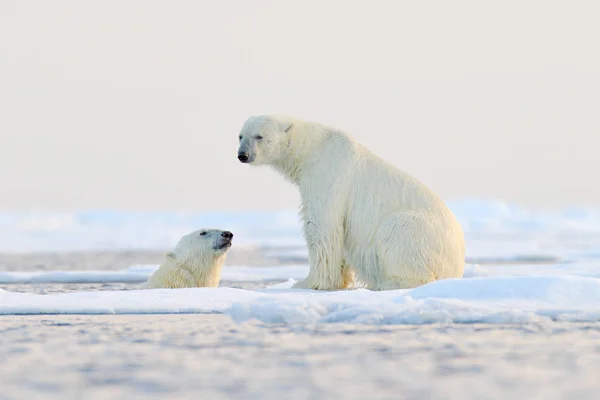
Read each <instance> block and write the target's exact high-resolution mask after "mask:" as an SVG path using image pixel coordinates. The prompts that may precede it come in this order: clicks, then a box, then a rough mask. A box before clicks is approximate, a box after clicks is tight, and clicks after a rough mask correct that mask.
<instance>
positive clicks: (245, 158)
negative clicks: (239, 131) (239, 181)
mask: <svg viewBox="0 0 600 400" xmlns="http://www.w3.org/2000/svg"><path fill="white" fill-rule="evenodd" d="M248 158H250V156H249V155H248V153H238V160H240V161H241V162H246V161H248Z"/></svg>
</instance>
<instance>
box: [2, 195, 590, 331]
mask: <svg viewBox="0 0 600 400" xmlns="http://www.w3.org/2000/svg"><path fill="white" fill-rule="evenodd" d="M451 206H452V207H453V209H454V211H455V212H456V213H457V215H458V217H459V218H460V220H461V223H462V224H463V227H464V229H465V232H466V235H467V258H468V260H467V262H468V264H467V266H466V270H465V277H464V278H463V279H457V280H447V281H440V282H435V283H432V284H429V285H425V286H422V287H419V288H416V289H412V290H396V291H388V292H371V291H367V290H363V289H355V290H349V291H342V292H317V291H310V290H293V289H291V286H292V284H293V283H294V282H295V281H296V280H300V279H302V278H303V277H304V276H306V274H307V272H308V267H307V265H306V252H305V249H304V246H303V241H302V238H301V236H300V227H299V224H298V221H297V216H296V215H295V214H294V213H241V214H235V213H233V214H225V213H223V214H218V213H217V214H207V215H195V216H194V215H175V214H118V213H114V214H113V213H84V214H77V215H67V216H57V215H47V214H39V215H35V214H28V215H25V214H0V232H2V233H1V234H0V236H1V237H0V243H1V244H2V246H4V247H5V249H11V250H15V251H16V250H22V251H35V250H47V249H54V250H82V249H87V250H93V249H107V248H112V249H119V248H123V249H124V248H151V249H156V248H160V247H164V248H169V247H171V246H172V244H173V243H174V242H176V240H177V239H178V238H179V236H181V235H182V234H185V233H187V232H189V231H191V230H193V229H196V228H197V227H198V226H215V227H219V228H223V229H225V228H226V229H231V230H233V231H234V233H235V235H236V236H235V244H234V246H244V245H257V246H261V247H262V248H263V249H264V251H267V252H270V253H271V256H272V257H274V258H276V259H282V260H287V262H285V263H284V262H282V266H280V267H240V266H235V267H234V266H225V267H224V269H223V274H222V278H221V280H222V281H229V282H270V283H271V284H272V285H271V286H270V287H267V288H266V289H261V290H246V289H235V288H225V287H220V288H199V289H181V290H151V291H137V290H131V291H104V292H78V293H63V294H54V295H36V294H31V293H14V292H11V291H9V290H0V314H4V315H6V314H148V313H165V314H172V313H219V314H225V315H228V316H230V317H231V318H232V319H233V320H234V321H238V322H242V321H248V320H258V321H261V322H267V323H290V324H294V323H299V324H308V323H333V322H345V323H360V324H370V325H380V324H426V323H435V322H440V323H449V322H456V323H475V322H485V323H509V322H520V323H521V322H523V323H525V322H537V321H540V320H560V321H580V322H595V321H600V213H598V212H595V211H590V210H588V211H586V210H568V211H563V212H556V213H542V212H531V211H526V210H524V209H521V208H519V207H516V206H511V205H507V204H504V203H498V202H490V203H486V202H456V203H451ZM107 238H110V239H111V240H110V241H107V240H106V239H107ZM469 258H470V259H471V260H475V261H478V263H469ZM290 260H298V261H297V264H294V265H289V264H290ZM293 262H296V261H293ZM283 264H288V265H283ZM155 268H157V266H156V265H141V266H133V267H130V268H128V269H125V270H122V271H46V272H22V271H19V272H0V284H5V285H10V284H36V283H91V282H102V283H111V282H126V283H138V282H139V283H141V282H143V281H145V280H146V279H147V278H148V276H150V274H151V273H152V272H153V270H154V269H155ZM6 287H7V286H5V288H6Z"/></svg>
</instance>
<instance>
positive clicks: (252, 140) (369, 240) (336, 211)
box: [238, 115, 465, 290]
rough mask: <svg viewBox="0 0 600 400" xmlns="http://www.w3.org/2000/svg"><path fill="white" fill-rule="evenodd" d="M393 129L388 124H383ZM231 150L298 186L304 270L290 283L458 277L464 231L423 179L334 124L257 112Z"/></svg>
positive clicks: (404, 285)
mask: <svg viewBox="0 0 600 400" xmlns="http://www.w3.org/2000/svg"><path fill="white" fill-rule="evenodd" d="M390 134H393V133H390ZM239 141H240V144H239V148H238V159H239V161H240V162H242V163H245V164H250V165H256V166H258V165H267V166H270V167H272V168H274V169H275V170H276V171H278V172H280V173H281V174H282V175H283V176H284V177H285V178H286V179H287V180H289V181H290V182H292V183H293V184H295V185H296V186H297V187H298V189H299V191H300V198H301V216H302V220H303V233H304V238H305V240H306V244H307V247H308V254H309V273H308V276H307V277H306V279H304V280H303V281H300V282H298V283H297V284H296V287H298V288H311V289H321V290H337V289H344V288H347V287H349V286H350V285H351V284H353V280H354V277H355V278H356V280H358V281H359V282H360V283H362V284H363V285H365V286H366V287H367V288H370V289H373V290H387V289H408V288H413V287H416V286H420V285H423V284H426V283H428V282H432V281H435V280H439V279H447V278H460V277H462V276H463V270H464V262H465V241H464V234H463V231H462V229H461V227H460V225H459V223H458V221H457V220H456V218H455V216H454V215H453V213H452V212H451V211H450V209H449V208H448V207H447V206H446V204H444V202H443V201H442V200H441V199H440V198H439V197H438V196H437V195H436V194H435V193H434V192H433V191H432V190H430V189H429V188H428V187H426V186H425V185H424V184H422V183H421V182H419V181H418V180H417V179H415V178H414V177H412V176H410V175H409V174H407V173H405V172H403V171H401V170H399V169H397V168H396V167H395V166H394V165H392V164H390V163H388V162H386V161H384V160H383V159H381V158H379V157H378V156H377V155H375V154H373V153H371V152H370V151H369V150H367V149H366V148H365V147H363V146H362V145H361V144H359V143H358V142H357V141H356V140H355V139H354V138H353V137H351V136H350V135H349V134H348V133H346V132H343V131H341V130H339V129H336V128H333V127H329V126H325V125H322V124H318V123H313V122H309V121H302V120H300V119H296V118H293V117H289V116H284V115H255V116H252V117H250V118H248V119H247V120H246V122H245V123H244V125H243V127H242V129H241V132H240V134H239Z"/></svg>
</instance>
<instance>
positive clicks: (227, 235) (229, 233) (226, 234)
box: [221, 231, 233, 239]
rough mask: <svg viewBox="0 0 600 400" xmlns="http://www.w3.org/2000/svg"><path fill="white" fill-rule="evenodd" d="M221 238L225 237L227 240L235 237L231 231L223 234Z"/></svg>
mask: <svg viewBox="0 0 600 400" xmlns="http://www.w3.org/2000/svg"><path fill="white" fill-rule="evenodd" d="M221 236H223V237H224V238H227V239H231V238H232V237H233V233H231V232H229V231H225V232H223V233H221Z"/></svg>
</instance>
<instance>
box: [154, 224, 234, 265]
mask: <svg viewBox="0 0 600 400" xmlns="http://www.w3.org/2000/svg"><path fill="white" fill-rule="evenodd" d="M232 239H233V233H231V232H229V231H222V230H219V229H198V230H197V231H194V232H191V233H188V234H187V235H185V236H183V237H182V238H181V239H179V242H177V245H176V246H175V249H174V250H173V251H170V252H168V253H167V254H166V256H167V257H170V258H174V259H178V260H182V261H183V260H188V261H189V260H194V259H212V258H216V257H219V256H222V255H225V253H227V250H229V248H230V247H231V242H232Z"/></svg>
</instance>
